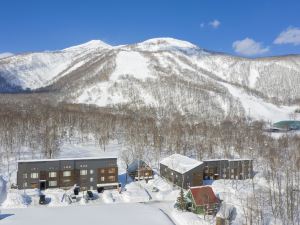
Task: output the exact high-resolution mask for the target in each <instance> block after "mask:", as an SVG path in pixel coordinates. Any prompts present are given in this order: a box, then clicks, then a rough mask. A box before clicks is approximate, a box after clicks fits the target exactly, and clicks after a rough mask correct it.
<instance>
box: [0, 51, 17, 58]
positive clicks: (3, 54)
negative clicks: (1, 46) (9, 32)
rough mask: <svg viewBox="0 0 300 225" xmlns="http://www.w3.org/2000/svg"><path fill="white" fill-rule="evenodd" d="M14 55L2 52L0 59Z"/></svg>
mask: <svg viewBox="0 0 300 225" xmlns="http://www.w3.org/2000/svg"><path fill="white" fill-rule="evenodd" d="M12 55H14V54H12V53H10V52H3V53H0V59H2V58H6V57H9V56H12Z"/></svg>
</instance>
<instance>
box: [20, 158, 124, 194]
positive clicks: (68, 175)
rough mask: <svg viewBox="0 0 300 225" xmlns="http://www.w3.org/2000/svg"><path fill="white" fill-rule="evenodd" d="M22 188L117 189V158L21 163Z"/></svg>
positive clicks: (29, 161) (28, 161)
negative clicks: (76, 187) (75, 186)
mask: <svg viewBox="0 0 300 225" xmlns="http://www.w3.org/2000/svg"><path fill="white" fill-rule="evenodd" d="M17 185H18V188H19V189H28V188H39V189H41V190H44V189H46V188H62V189H68V188H70V187H73V186H74V185H78V186H80V188H81V189H82V190H89V189H90V190H96V189H98V190H99V189H100V190H103V189H109V188H115V187H117V186H118V166H117V158H80V159H76V158H74V159H45V160H43V159H42V160H20V161H18V172H17Z"/></svg>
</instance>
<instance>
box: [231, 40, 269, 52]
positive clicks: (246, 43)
mask: <svg viewBox="0 0 300 225" xmlns="http://www.w3.org/2000/svg"><path fill="white" fill-rule="evenodd" d="M232 47H233V49H234V51H235V52H236V53H239V54H241V55H246V56H253V55H260V54H263V53H266V52H268V51H269V50H270V48H269V47H264V46H263V44H262V43H260V42H256V41H254V40H253V39H251V38H245V39H244V40H238V41H235V42H233V43H232Z"/></svg>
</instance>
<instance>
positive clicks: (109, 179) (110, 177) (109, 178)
mask: <svg viewBox="0 0 300 225" xmlns="http://www.w3.org/2000/svg"><path fill="white" fill-rule="evenodd" d="M108 181H110V182H114V181H116V178H115V176H108Z"/></svg>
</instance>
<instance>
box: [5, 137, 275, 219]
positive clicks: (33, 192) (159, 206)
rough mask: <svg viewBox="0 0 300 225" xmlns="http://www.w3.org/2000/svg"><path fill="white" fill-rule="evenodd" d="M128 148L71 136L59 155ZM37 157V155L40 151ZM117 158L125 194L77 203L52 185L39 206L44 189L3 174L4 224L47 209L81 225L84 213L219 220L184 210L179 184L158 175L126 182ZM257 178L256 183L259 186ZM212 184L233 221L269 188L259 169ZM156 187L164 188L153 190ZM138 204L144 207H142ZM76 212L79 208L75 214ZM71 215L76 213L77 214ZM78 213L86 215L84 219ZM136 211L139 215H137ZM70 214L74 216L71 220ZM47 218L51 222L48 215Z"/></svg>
mask: <svg viewBox="0 0 300 225" xmlns="http://www.w3.org/2000/svg"><path fill="white" fill-rule="evenodd" d="M123 148H124V146H123V145H122V144H120V143H118V142H112V143H110V144H109V145H108V146H106V150H105V152H104V151H103V150H101V148H99V147H98V146H97V145H95V144H94V142H93V141H87V142H86V143H84V144H79V143H77V142H76V141H72V142H71V143H65V144H64V145H63V147H62V151H61V152H60V154H59V155H58V156H57V157H60V158H70V157H98V156H117V157H118V155H119V153H120V151H122V150H123ZM34 157H35V158H37V157H38V155H35V156H34ZM24 158H27V159H28V158H31V155H30V154H29V153H28V154H27V155H26V154H25V156H24ZM118 161H119V162H118V164H119V181H120V182H121V183H122V186H123V191H122V193H121V194H120V193H119V192H118V191H117V190H106V191H104V193H100V194H98V193H96V192H94V194H95V196H96V199H95V200H93V201H88V202H86V201H85V199H84V198H83V197H82V196H83V194H84V193H80V194H79V198H78V201H77V202H75V203H71V204H70V203H68V202H67V201H65V200H64V198H63V196H64V194H65V193H67V194H69V193H70V192H71V190H69V191H64V190H61V189H47V190H45V191H44V193H45V195H46V197H47V198H48V200H49V204H47V205H45V206H40V205H39V203H38V200H39V194H40V192H39V191H38V190H37V189H28V190H16V189H9V188H8V185H7V184H6V179H7V176H4V178H3V177H1V176H0V207H1V208H2V216H0V218H2V219H1V220H0V221H1V224H20V221H23V222H24V223H22V224H33V225H34V224H39V220H41V218H40V216H41V215H42V214H45V216H46V217H47V216H48V215H54V214H55V215H58V216H57V217H56V218H57V220H68V221H69V222H70V223H71V224H81V222H82V220H83V219H84V218H85V217H88V218H89V221H98V220H99V221H100V219H99V218H101V221H108V219H109V218H113V219H115V220H112V221H119V218H121V217H124V218H123V221H124V222H122V223H123V224H131V222H132V221H142V220H141V219H142V218H144V219H145V223H142V222H140V223H136V222H135V224H172V222H171V221H173V223H175V224H177V225H187V224H199V225H207V224H214V223H215V218H214V217H206V218H204V217H203V216H202V215H200V216H199V215H196V214H193V213H190V212H180V211H178V210H177V209H175V208H174V203H175V201H176V199H177V197H178V195H179V191H180V189H179V188H178V187H176V186H174V185H173V184H171V183H169V182H168V181H166V180H164V179H163V178H161V177H160V176H158V175H155V176H154V179H153V180H150V181H149V182H148V183H146V182H145V181H139V182H132V181H131V179H130V178H129V179H128V183H127V184H125V169H124V165H123V164H122V163H121V160H118ZM9 163H10V167H11V170H13V168H16V165H14V164H15V163H16V161H14V160H13V159H12V160H11V161H10V162H9ZM1 166H3V165H1ZM1 171H2V172H5V171H6V170H5V168H2V170H1ZM15 172H16V171H11V173H12V174H13V173H15ZM6 175H7V174H6ZM13 176H15V175H12V177H13ZM253 183H254V184H255V185H254V186H253ZM207 184H208V185H212V188H213V189H214V191H215V193H216V194H217V195H218V196H219V197H220V199H221V200H223V201H224V202H226V204H228V205H231V206H233V207H234V208H235V212H236V213H235V216H234V218H233V221H232V224H233V225H240V224H243V223H244V215H245V207H243V206H245V201H247V199H251V197H252V196H253V193H264V192H265V191H266V190H267V188H268V187H267V182H266V180H265V179H264V178H263V176H262V174H260V173H257V174H256V176H255V177H254V180H253V182H252V180H241V181H240V180H237V181H236V180H234V181H231V180H217V181H214V182H210V183H207ZM154 187H156V188H157V189H158V190H159V191H158V192H153V188H154ZM82 205H84V206H82ZM265 207H267V206H265ZM58 208H59V209H58ZM136 208H140V209H138V210H137V209H136ZM60 209H61V210H60ZM79 210H80V211H79ZM85 210H86V211H85ZM139 210H140V211H139ZM268 210H269V209H268V208H265V209H264V213H268ZM77 211H78V213H76V212H77ZM80 212H82V213H80ZM95 212H99V213H95ZM125 212H126V213H125ZM100 213H101V214H100ZM102 213H103V215H102ZM3 214H4V215H3ZM31 215H32V216H31ZM33 215H36V216H33ZM72 215H73V216H74V217H72ZM79 215H84V216H82V218H81V217H80V216H79ZM115 215H118V216H117V218H115V217H116V216H115ZM154 215H157V218H160V220H161V222H160V223H157V220H155V219H154V218H152V217H155V216H154ZM135 216H137V218H136V220H135ZM46 217H45V218H46ZM78 217H80V218H78ZM102 217H103V220H102ZM148 217H149V219H148ZM49 218H50V217H49ZM68 218H70V220H69V219H68ZM265 218H266V220H267V221H266V222H268V223H267V224H274V223H272V218H270V217H269V216H268V215H267V214H266V215H265ZM152 219H154V220H152ZM45 220H46V221H48V220H47V219H45ZM73 221H74V222H73ZM85 221H86V220H85ZM130 221H131V222H130ZM55 222H57V221H56V220H55V221H54V222H53V223H52V224H55ZM119 222H120V221H119ZM148 222H149V223H148ZM104 224H105V223H104ZM112 224H114V223H112Z"/></svg>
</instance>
